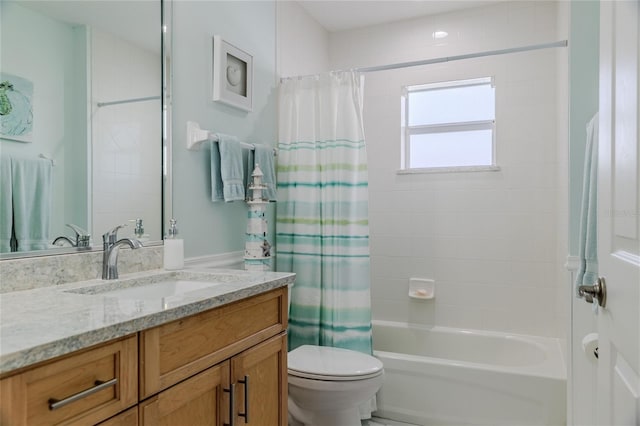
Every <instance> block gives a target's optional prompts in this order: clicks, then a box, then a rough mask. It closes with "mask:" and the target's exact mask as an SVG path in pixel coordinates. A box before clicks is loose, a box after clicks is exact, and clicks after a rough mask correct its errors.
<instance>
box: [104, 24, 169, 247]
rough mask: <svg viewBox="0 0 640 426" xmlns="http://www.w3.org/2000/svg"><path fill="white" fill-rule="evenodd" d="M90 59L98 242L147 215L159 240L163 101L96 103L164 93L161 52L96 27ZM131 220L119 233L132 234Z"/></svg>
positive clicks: (146, 221)
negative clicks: (149, 49) (111, 229)
mask: <svg viewBox="0 0 640 426" xmlns="http://www.w3.org/2000/svg"><path fill="white" fill-rule="evenodd" d="M91 60H92V62H91V66H92V73H93V75H94V79H93V82H92V100H93V105H94V108H93V114H92V117H91V126H92V158H93V179H92V187H93V191H92V198H93V199H92V209H93V224H92V231H91V232H92V235H93V238H94V243H99V242H100V236H101V235H102V234H103V233H105V232H106V231H108V230H109V229H110V228H112V227H114V226H116V225H119V224H122V223H128V222H129V221H130V220H132V219H136V218H142V219H143V220H144V227H145V232H148V233H150V234H151V235H150V237H149V238H150V239H152V240H160V239H161V237H162V236H161V235H160V229H161V224H160V216H159V215H158V211H159V209H161V208H162V201H161V196H162V191H161V184H160V180H159V179H158V176H160V173H161V170H160V167H161V164H162V163H161V153H160V151H161V127H160V126H161V123H160V116H161V106H160V100H159V99H158V100H152V101H147V102H139V103H129V104H120V105H113V106H106V107H102V108H96V107H95V104H96V103H97V102H106V101H116V100H123V99H131V98H138V97H149V96H160V94H161V83H160V78H161V77H160V67H159V65H160V54H159V53H156V52H150V51H147V50H144V49H141V48H139V47H137V46H134V45H132V44H130V43H128V42H126V41H124V40H122V39H119V38H118V37H116V36H114V35H111V34H108V33H106V32H103V31H100V30H98V29H93V30H92V42H91ZM140 76H144V78H140ZM129 225H130V226H129V227H128V228H127V229H124V230H122V231H120V232H119V236H125V235H132V234H133V229H134V226H133V223H129Z"/></svg>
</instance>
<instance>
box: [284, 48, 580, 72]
mask: <svg viewBox="0 0 640 426" xmlns="http://www.w3.org/2000/svg"><path fill="white" fill-rule="evenodd" d="M568 45H569V42H568V41H567V40H560V41H554V42H551V43H541V44H531V45H527V46H520V47H511V48H508V49H498V50H487V51H484V52H476V53H467V54H464V55H455V56H443V57H441V58H433V59H424V60H420V61H410V62H399V63H396V64H388V65H377V66H372V67H359V68H353V69H352V71H358V72H376V71H387V70H394V69H401V68H409V67H417V66H421V65H431V64H439V63H443V62H451V61H460V60H462V59H472V58H481V57H484V56H495V55H505V54H508V53H518V52H527V51H530V50H540V49H549V48H553V47H567V46H568ZM342 71H346V70H342ZM304 77H313V75H304V76H295V77H283V78H281V79H280V81H284V80H288V79H292V78H293V79H295V78H304Z"/></svg>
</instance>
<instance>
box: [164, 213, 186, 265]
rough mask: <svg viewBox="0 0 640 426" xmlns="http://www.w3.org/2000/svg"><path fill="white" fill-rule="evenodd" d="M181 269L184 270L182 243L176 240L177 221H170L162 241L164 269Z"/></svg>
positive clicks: (180, 240) (178, 239) (179, 239)
mask: <svg viewBox="0 0 640 426" xmlns="http://www.w3.org/2000/svg"><path fill="white" fill-rule="evenodd" d="M182 268H184V241H183V240H182V239H181V238H178V223H177V221H176V220H175V219H171V221H170V222H169V230H168V232H167V236H166V238H165V239H164V269H167V270H170V271H172V270H176V269H182Z"/></svg>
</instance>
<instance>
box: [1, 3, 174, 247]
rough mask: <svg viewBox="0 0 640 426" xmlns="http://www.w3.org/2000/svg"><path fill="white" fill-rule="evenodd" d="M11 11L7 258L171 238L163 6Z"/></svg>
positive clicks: (5, 81)
mask: <svg viewBox="0 0 640 426" xmlns="http://www.w3.org/2000/svg"><path fill="white" fill-rule="evenodd" d="M0 8H1V9H0V19H1V26H0V42H1V43H2V46H1V47H2V48H1V49H0V66H1V68H0V125H1V126H0V160H1V162H0V256H3V257H6V256H7V253H12V252H17V253H20V254H23V255H25V254H26V255H41V254H48V253H51V250H52V249H56V247H58V245H59V246H61V247H68V248H71V249H72V250H74V251H75V250H81V249H87V248H89V247H88V246H95V247H99V246H101V243H102V238H101V236H102V234H104V233H105V232H107V231H108V230H109V229H111V228H113V227H114V226H116V225H119V224H123V223H126V224H128V225H129V226H127V227H126V228H125V229H123V230H121V231H120V236H132V237H138V238H141V239H142V240H143V242H144V243H145V245H148V244H149V243H150V242H152V241H159V240H161V239H162V178H161V177H162V98H161V95H162V81H161V80H162V62H163V61H162V60H161V37H160V36H161V31H160V28H161V22H160V19H161V10H160V9H161V2H160V1H159V0H158V1H148V0H141V1H127V2H114V1H100V0H97V1H89V2H77V1H51V0H48V1H26V0H16V1H6V0H3V1H2V2H0ZM43 157H44V158H43ZM137 219H142V224H140V223H138V226H136V220H137ZM69 225H73V226H69ZM141 229H142V230H143V231H142V232H141ZM89 234H90V235H91V240H90V243H88V242H87V237H86V235H89ZM59 237H62V238H59ZM54 240H56V245H54V244H53V242H54ZM43 250H47V251H45V252H43ZM57 250H58V251H60V250H61V249H57ZM68 250H69V249H67V251H68Z"/></svg>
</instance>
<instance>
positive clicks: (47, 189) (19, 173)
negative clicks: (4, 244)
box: [11, 158, 53, 251]
mask: <svg viewBox="0 0 640 426" xmlns="http://www.w3.org/2000/svg"><path fill="white" fill-rule="evenodd" d="M11 178H12V189H13V216H14V220H13V223H14V229H15V236H16V239H17V240H18V251H31V250H43V249H46V248H48V247H49V238H50V236H49V231H50V227H51V201H52V195H51V194H52V191H53V165H52V164H51V160H45V159H34V160H32V159H17V158H13V159H12V160H11Z"/></svg>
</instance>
